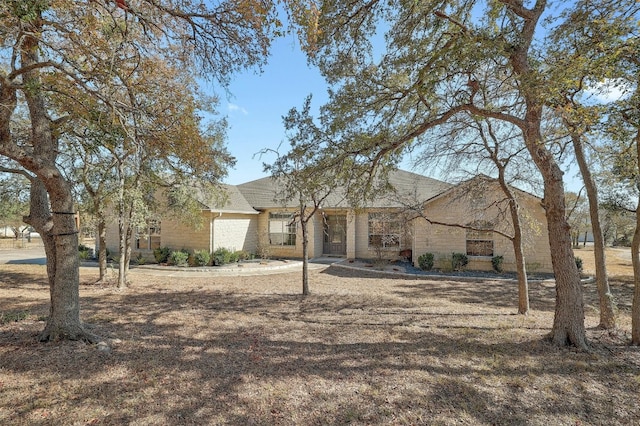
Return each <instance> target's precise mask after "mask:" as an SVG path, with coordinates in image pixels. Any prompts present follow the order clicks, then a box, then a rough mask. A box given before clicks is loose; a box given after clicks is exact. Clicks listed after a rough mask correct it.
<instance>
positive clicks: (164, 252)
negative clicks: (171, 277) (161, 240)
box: [153, 247, 171, 263]
mask: <svg viewBox="0 0 640 426" xmlns="http://www.w3.org/2000/svg"><path fill="white" fill-rule="evenodd" d="M170 254H171V249H170V248H169V247H157V248H154V249H153V257H154V258H155V259H156V262H158V263H167V262H168V261H169V255H170Z"/></svg>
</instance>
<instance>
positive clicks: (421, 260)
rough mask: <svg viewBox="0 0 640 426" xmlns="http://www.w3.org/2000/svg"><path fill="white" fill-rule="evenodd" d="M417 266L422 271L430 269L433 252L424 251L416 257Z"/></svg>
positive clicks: (431, 267)
mask: <svg viewBox="0 0 640 426" xmlns="http://www.w3.org/2000/svg"><path fill="white" fill-rule="evenodd" d="M418 266H419V267H420V269H422V270H423V271H430V270H432V269H433V253H425V254H423V255H420V257H418Z"/></svg>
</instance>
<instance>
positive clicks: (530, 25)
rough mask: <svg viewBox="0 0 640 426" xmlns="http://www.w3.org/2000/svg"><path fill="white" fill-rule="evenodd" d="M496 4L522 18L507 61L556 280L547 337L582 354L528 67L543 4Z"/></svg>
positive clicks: (555, 177) (562, 225) (550, 167)
mask: <svg viewBox="0 0 640 426" xmlns="http://www.w3.org/2000/svg"><path fill="white" fill-rule="evenodd" d="M502 2H503V3H504V4H505V5H506V6H507V7H508V8H509V9H511V11H512V12H513V13H515V14H516V15H518V16H519V17H521V18H522V28H521V30H520V34H519V35H520V37H519V42H518V44H517V45H514V46H512V47H511V49H512V52H511V55H510V57H509V60H510V63H511V66H512V67H513V70H514V72H515V73H516V75H517V76H519V79H520V80H521V83H522V89H521V93H522V96H523V97H524V100H525V108H526V109H525V114H524V119H523V120H522V122H521V123H520V126H521V128H522V133H523V137H524V141H525V144H526V147H527V150H528V151H529V154H531V158H532V159H533V161H534V162H535V164H536V167H537V168H538V170H539V171H540V173H541V175H542V178H543V181H544V200H543V201H544V209H545V214H546V218H547V227H548V232H549V246H550V249H551V254H552V256H551V262H552V265H553V271H554V274H555V279H556V307H555V316H554V319H553V327H552V330H551V336H550V338H551V341H552V342H553V343H554V344H556V345H559V346H565V345H575V346H576V347H578V348H580V349H587V338H586V330H585V326H584V300H583V295H582V283H581V281H580V275H579V273H578V268H577V266H576V262H575V258H574V255H573V249H572V245H571V232H570V227H569V224H568V222H567V220H566V216H565V200H564V183H563V177H562V175H563V172H562V170H561V169H560V167H559V166H558V164H557V162H556V161H555V159H554V157H553V155H552V153H551V152H550V151H549V150H548V149H547V147H546V146H545V144H544V138H543V137H542V131H541V129H542V111H543V104H542V99H544V96H543V95H542V94H541V93H540V92H539V91H540V90H542V89H541V87H543V86H540V85H539V84H538V82H539V79H540V77H541V76H540V75H538V74H537V73H536V71H535V70H534V69H533V68H532V67H531V64H530V62H529V48H530V46H531V42H532V41H533V37H534V34H535V31H536V28H537V25H538V21H539V19H540V16H541V15H542V13H543V12H544V10H545V8H546V5H547V2H546V1H544V0H537V1H536V2H535V5H534V7H533V8H532V9H526V8H525V7H524V6H523V4H522V2H516V1H509V0H502Z"/></svg>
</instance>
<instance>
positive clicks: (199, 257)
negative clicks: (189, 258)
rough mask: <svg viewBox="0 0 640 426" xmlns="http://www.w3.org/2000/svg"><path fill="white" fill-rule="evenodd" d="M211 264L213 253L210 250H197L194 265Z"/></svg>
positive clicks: (194, 253) (194, 255)
mask: <svg viewBox="0 0 640 426" xmlns="http://www.w3.org/2000/svg"><path fill="white" fill-rule="evenodd" d="M209 262H211V253H209V251H208V250H196V251H194V252H193V264H194V265H195V266H207V265H209Z"/></svg>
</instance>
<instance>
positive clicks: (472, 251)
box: [467, 221, 493, 257]
mask: <svg viewBox="0 0 640 426" xmlns="http://www.w3.org/2000/svg"><path fill="white" fill-rule="evenodd" d="M468 226H472V227H474V228H476V229H467V256H489V257H491V256H493V231H491V230H492V229H493V224H492V223H491V222H486V221H477V222H474V223H470V224H469V225H468Z"/></svg>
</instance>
